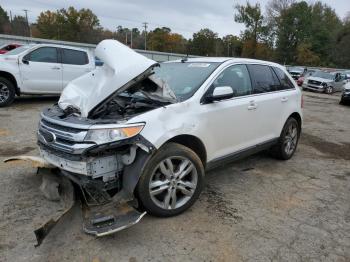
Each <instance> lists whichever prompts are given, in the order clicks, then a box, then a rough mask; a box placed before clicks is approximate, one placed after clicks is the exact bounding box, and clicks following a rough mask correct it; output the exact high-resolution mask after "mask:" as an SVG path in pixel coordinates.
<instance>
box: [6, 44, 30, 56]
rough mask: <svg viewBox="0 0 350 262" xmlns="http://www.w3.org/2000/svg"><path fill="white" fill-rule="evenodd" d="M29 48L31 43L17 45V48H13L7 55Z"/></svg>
mask: <svg viewBox="0 0 350 262" xmlns="http://www.w3.org/2000/svg"><path fill="white" fill-rule="evenodd" d="M29 48H30V46H29V45H24V46H20V47H17V48H16V49H13V50H11V51H10V52H7V53H6V55H18V54H20V53H22V52H24V51H26V50H27V49H29Z"/></svg>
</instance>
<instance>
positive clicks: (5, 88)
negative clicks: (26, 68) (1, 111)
mask: <svg viewBox="0 0 350 262" xmlns="http://www.w3.org/2000/svg"><path fill="white" fill-rule="evenodd" d="M15 95H16V92H15V86H14V84H13V83H12V82H11V81H9V80H7V79H6V78H3V77H0V107H5V106H8V105H10V104H12V102H13V100H14V99H15Z"/></svg>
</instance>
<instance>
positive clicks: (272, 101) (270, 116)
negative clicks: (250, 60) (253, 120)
mask: <svg viewBox="0 0 350 262" xmlns="http://www.w3.org/2000/svg"><path fill="white" fill-rule="evenodd" d="M247 67H248V70H249V73H250V76H251V78H252V83H253V94H254V96H253V97H252V101H253V103H254V104H255V106H256V109H255V110H256V115H257V121H258V122H257V125H258V128H257V129H256V136H255V141H256V144H260V143H264V142H269V141H270V140H272V139H275V138H277V137H279V135H280V134H279V133H280V124H281V121H282V120H281V119H282V117H283V106H284V103H287V102H288V97H286V95H285V93H284V92H280V86H281V84H280V81H279V79H278V78H277V75H276V74H275V72H274V71H273V69H272V68H271V67H270V66H267V65H261V64H250V65H247Z"/></svg>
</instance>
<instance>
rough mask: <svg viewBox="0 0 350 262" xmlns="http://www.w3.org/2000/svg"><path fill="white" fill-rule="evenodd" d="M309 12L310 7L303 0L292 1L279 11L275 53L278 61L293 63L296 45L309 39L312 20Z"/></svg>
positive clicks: (295, 55)
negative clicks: (288, 5) (299, 0)
mask: <svg viewBox="0 0 350 262" xmlns="http://www.w3.org/2000/svg"><path fill="white" fill-rule="evenodd" d="M310 13H311V8H310V7H309V5H308V4H307V3H306V2H305V1H302V2H298V3H294V4H292V5H291V6H290V7H289V8H288V9H286V10H283V11H282V12H281V16H280V17H279V18H278V19H277V25H278V29H277V32H276V36H277V40H276V45H277V46H276V55H277V59H278V60H279V61H280V62H282V63H286V64H290V63H294V62H295V61H296V60H297V47H298V45H299V44H301V43H303V42H307V41H309V39H310V35H311V27H310V24H311V22H312V19H311V16H310Z"/></svg>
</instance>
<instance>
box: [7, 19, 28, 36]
mask: <svg viewBox="0 0 350 262" xmlns="http://www.w3.org/2000/svg"><path fill="white" fill-rule="evenodd" d="M11 32H12V34H14V35H21V36H29V30H28V24H27V19H26V18H25V17H24V16H20V15H18V16H17V15H15V16H14V18H13V20H12V23H11Z"/></svg>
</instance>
